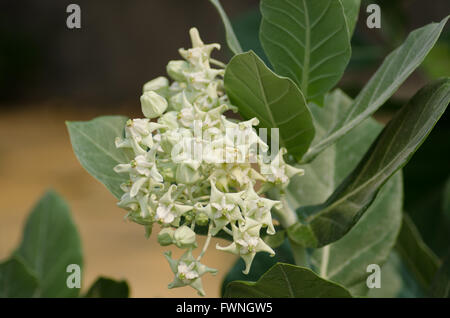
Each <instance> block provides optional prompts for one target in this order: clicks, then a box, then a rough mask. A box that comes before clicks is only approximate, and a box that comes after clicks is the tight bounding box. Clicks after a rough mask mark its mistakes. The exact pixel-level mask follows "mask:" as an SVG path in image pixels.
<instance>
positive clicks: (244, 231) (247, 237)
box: [216, 218, 275, 274]
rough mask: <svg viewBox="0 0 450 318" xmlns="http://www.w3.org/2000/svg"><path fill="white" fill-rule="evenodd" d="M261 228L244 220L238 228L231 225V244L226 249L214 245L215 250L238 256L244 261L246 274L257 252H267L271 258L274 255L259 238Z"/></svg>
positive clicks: (259, 225)
mask: <svg viewBox="0 0 450 318" xmlns="http://www.w3.org/2000/svg"><path fill="white" fill-rule="evenodd" d="M261 226H262V225H261V224H260V223H259V222H258V221H256V220H253V219H250V218H246V220H245V223H242V224H240V225H239V226H236V225H234V224H232V226H231V227H232V230H233V240H234V242H233V243H231V244H230V245H228V246H226V247H221V246H220V245H219V244H217V245H216V248H217V249H219V250H222V251H225V252H229V253H232V254H235V255H239V256H240V257H241V258H242V259H243V260H244V262H245V269H244V270H243V273H244V274H248V272H249V271H250V266H251V265H252V261H253V259H254V258H255V255H256V253H257V252H267V253H269V254H270V255H271V256H274V255H275V252H274V251H273V250H272V248H270V246H269V245H267V244H266V243H265V242H264V241H263V240H262V239H261V237H260V236H259V231H260V230H261Z"/></svg>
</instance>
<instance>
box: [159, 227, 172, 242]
mask: <svg viewBox="0 0 450 318" xmlns="http://www.w3.org/2000/svg"><path fill="white" fill-rule="evenodd" d="M174 233H175V230H174V229H172V228H170V227H166V228H163V229H162V230H161V231H160V232H159V234H158V243H159V244H160V245H161V246H167V245H170V244H172V243H173V236H174Z"/></svg>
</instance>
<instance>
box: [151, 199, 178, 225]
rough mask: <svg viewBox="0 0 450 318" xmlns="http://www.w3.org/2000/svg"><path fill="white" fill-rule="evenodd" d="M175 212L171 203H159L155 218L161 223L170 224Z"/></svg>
mask: <svg viewBox="0 0 450 318" xmlns="http://www.w3.org/2000/svg"><path fill="white" fill-rule="evenodd" d="M176 216H177V215H176V214H175V212H174V210H173V205H165V204H160V205H159V206H158V208H157V209H156V220H157V221H162V222H163V223H166V224H170V223H172V222H173V220H175V217H176Z"/></svg>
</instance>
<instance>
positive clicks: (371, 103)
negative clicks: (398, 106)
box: [303, 17, 448, 162]
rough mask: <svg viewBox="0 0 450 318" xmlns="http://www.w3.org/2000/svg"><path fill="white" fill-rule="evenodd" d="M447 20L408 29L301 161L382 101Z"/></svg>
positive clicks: (424, 53) (422, 55)
mask: <svg viewBox="0 0 450 318" xmlns="http://www.w3.org/2000/svg"><path fill="white" fill-rule="evenodd" d="M447 20H448V17H447V18H445V19H443V20H442V21H441V22H440V23H431V24H429V25H427V26H424V27H422V28H420V29H417V30H415V31H413V32H411V34H410V35H409V36H408V38H407V39H406V40H405V42H404V43H403V44H402V45H401V46H400V47H398V48H397V49H396V50H394V51H393V52H392V53H391V54H389V55H388V56H387V57H386V59H385V60H384V62H383V64H382V65H381V66H380V68H379V69H378V70H377V72H376V73H375V74H374V75H373V76H372V78H371V79H370V81H369V82H368V83H367V85H366V86H365V87H364V89H363V90H362V91H361V92H360V93H359V94H358V96H357V97H356V99H355V101H354V103H353V105H352V107H351V108H350V109H349V110H348V111H347V112H346V114H345V116H344V118H343V119H342V120H341V121H340V122H339V123H338V125H336V126H335V127H334V128H333V129H332V130H331V131H329V132H328V133H327V135H326V136H325V137H324V138H322V139H321V140H318V141H317V142H315V143H313V145H312V146H311V148H310V149H309V150H308V153H307V154H306V155H305V156H304V158H303V161H305V162H307V161H311V160H312V159H313V158H314V157H315V156H317V154H319V153H320V152H321V151H323V150H324V149H325V148H327V147H328V146H330V145H331V144H333V143H334V142H336V140H337V139H338V138H340V137H342V136H343V135H345V134H346V133H347V132H348V131H349V130H351V129H352V128H354V127H355V126H356V125H358V124H360V123H361V122H362V121H364V120H365V119H366V118H367V117H369V116H370V115H372V114H373V113H374V112H375V111H376V110H377V109H378V108H379V107H380V106H381V105H383V104H384V102H386V101H387V100H388V99H389V97H391V96H392V94H394V93H395V91H396V90H397V89H398V88H399V87H400V85H401V84H402V83H403V82H404V81H405V80H406V79H407V78H408V77H409V75H410V74H411V73H412V72H413V71H414V70H415V69H416V68H417V67H418V66H419V65H420V63H422V61H423V60H424V58H425V57H426V56H427V54H428V52H429V51H430V50H431V48H432V47H433V46H434V44H435V43H436V41H437V39H438V38H439V35H440V34H441V31H442V29H443V28H444V26H445V24H446V23H447Z"/></svg>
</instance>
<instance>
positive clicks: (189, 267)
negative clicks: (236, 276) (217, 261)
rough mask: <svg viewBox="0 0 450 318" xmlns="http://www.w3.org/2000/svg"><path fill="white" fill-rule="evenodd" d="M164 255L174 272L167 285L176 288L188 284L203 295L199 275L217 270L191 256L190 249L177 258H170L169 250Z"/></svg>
mask: <svg viewBox="0 0 450 318" xmlns="http://www.w3.org/2000/svg"><path fill="white" fill-rule="evenodd" d="M164 255H165V257H166V259H167V261H168V262H169V265H170V268H171V269H172V272H173V273H174V274H175V278H174V280H173V282H171V283H170V284H169V286H168V287H169V288H176V287H183V286H187V285H189V286H191V287H192V288H194V289H196V290H197V292H198V294H199V295H201V296H204V295H205V291H204V290H203V286H202V281H201V278H200V277H201V276H203V275H204V274H206V273H211V274H213V275H215V274H216V273H217V270H216V269H213V268H209V267H207V266H205V265H203V264H201V263H200V262H199V261H197V260H196V259H195V258H194V257H193V256H192V251H191V250H190V249H189V250H187V251H186V253H184V254H183V255H182V256H181V258H180V259H179V260H174V259H172V253H171V252H166V253H164Z"/></svg>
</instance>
